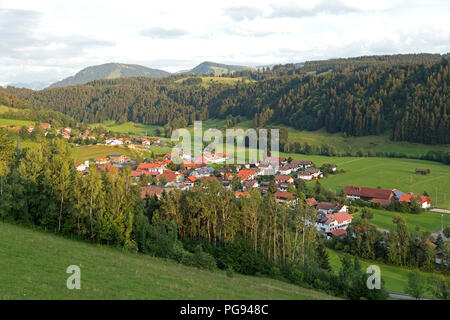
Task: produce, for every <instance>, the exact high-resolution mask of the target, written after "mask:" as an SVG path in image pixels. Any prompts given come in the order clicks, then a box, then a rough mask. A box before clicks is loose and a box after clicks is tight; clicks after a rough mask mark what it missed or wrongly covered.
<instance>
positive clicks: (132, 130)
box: [90, 121, 158, 137]
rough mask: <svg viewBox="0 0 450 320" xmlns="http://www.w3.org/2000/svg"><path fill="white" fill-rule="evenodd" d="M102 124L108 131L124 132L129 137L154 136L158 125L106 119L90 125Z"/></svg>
mask: <svg viewBox="0 0 450 320" xmlns="http://www.w3.org/2000/svg"><path fill="white" fill-rule="evenodd" d="M100 125H101V126H103V127H105V128H106V129H107V130H109V131H113V132H117V133H125V134H128V135H129V136H130V137H138V136H139V137H143V136H149V137H154V136H156V128H158V126H154V125H144V124H139V123H134V122H126V123H122V124H116V123H115V122H114V121H107V122H104V123H94V124H91V125H90V127H91V128H94V127H98V126H100Z"/></svg>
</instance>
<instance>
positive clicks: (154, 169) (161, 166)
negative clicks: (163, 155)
mask: <svg viewBox="0 0 450 320" xmlns="http://www.w3.org/2000/svg"><path fill="white" fill-rule="evenodd" d="M165 169H166V163H165V162H163V161H155V162H151V163H141V164H139V165H138V167H137V169H136V171H137V172H148V173H158V174H162V173H163V172H164V170H165Z"/></svg>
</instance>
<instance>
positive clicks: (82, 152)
mask: <svg viewBox="0 0 450 320" xmlns="http://www.w3.org/2000/svg"><path fill="white" fill-rule="evenodd" d="M112 154H122V155H126V156H129V157H132V156H133V155H134V153H133V151H132V150H131V149H128V148H124V147H121V146H117V147H116V146H104V145H94V146H81V147H74V148H73V149H72V156H73V158H74V159H75V161H84V160H89V159H93V158H104V157H107V156H109V155H112Z"/></svg>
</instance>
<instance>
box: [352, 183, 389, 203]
mask: <svg viewBox="0 0 450 320" xmlns="http://www.w3.org/2000/svg"><path fill="white" fill-rule="evenodd" d="M344 193H345V194H346V195H347V199H349V200H356V199H361V200H364V201H368V202H378V203H381V204H382V205H389V204H390V203H391V201H392V198H393V196H394V192H393V191H392V190H384V189H376V188H366V187H357V186H345V187H344Z"/></svg>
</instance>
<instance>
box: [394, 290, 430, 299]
mask: <svg viewBox="0 0 450 320" xmlns="http://www.w3.org/2000/svg"><path fill="white" fill-rule="evenodd" d="M389 297H391V298H393V299H400V300H416V298H414V297H412V296H410V295H408V294H403V293H402V294H399V293H392V292H390V293H389ZM419 300H430V299H427V298H420V299H419Z"/></svg>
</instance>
